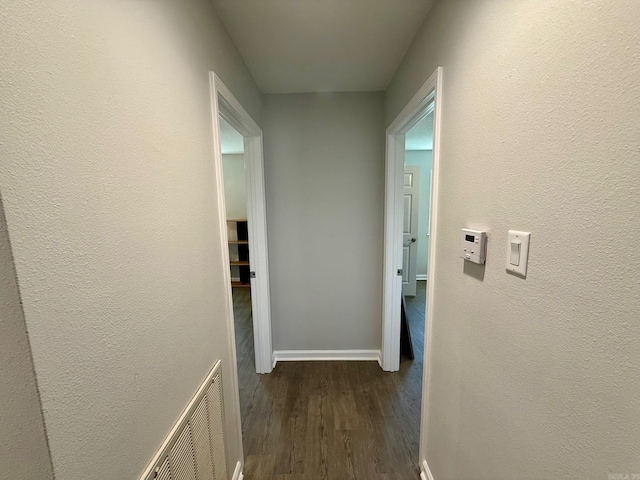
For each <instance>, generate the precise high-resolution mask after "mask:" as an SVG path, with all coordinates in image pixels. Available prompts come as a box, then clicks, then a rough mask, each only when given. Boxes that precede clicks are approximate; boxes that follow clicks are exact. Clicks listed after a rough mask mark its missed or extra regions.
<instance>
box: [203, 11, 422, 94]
mask: <svg viewBox="0 0 640 480" xmlns="http://www.w3.org/2000/svg"><path fill="white" fill-rule="evenodd" d="M213 3H214V4H215V7H216V10H217V11H218V13H219V15H220V17H221V18H222V21H223V22H224V24H225V26H226V27H227V30H228V31H229V33H230V35H231V38H232V39H233V41H234V43H235V44H236V46H237V47H238V50H239V51H240V54H241V55H242V57H243V58H244V60H245V62H246V64H247V67H249V70H250V71H251V74H252V75H253V78H254V79H255V81H256V82H257V84H258V87H259V88H260V90H261V91H262V92H263V93H296V92H345V91H375V90H385V89H386V87H387V85H388V84H389V82H390V80H391V77H392V76H393V74H394V73H395V71H396V69H397V68H398V65H399V64H400V61H401V60H402V58H403V57H404V55H405V53H406V51H407V49H408V48H409V45H410V44H411V41H412V40H413V37H414V35H415V34H416V32H417V30H418V27H419V26H420V25H421V24H422V22H423V20H424V19H425V17H426V15H427V13H428V12H429V9H430V8H431V5H432V3H433V0H213Z"/></svg>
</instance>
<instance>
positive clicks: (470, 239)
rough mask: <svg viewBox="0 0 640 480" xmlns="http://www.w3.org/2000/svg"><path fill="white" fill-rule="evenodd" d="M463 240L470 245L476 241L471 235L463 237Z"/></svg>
mask: <svg viewBox="0 0 640 480" xmlns="http://www.w3.org/2000/svg"><path fill="white" fill-rule="evenodd" d="M464 239H465V240H466V241H467V242H471V243H473V242H475V241H476V237H474V236H473V235H465V236H464Z"/></svg>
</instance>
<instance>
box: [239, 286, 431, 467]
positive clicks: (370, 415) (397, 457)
mask: <svg viewBox="0 0 640 480" xmlns="http://www.w3.org/2000/svg"><path fill="white" fill-rule="evenodd" d="M425 283H426V282H418V295H417V296H416V297H413V298H412V297H407V316H408V319H409V323H410V326H411V335H412V338H413V342H414V350H415V354H416V358H415V360H413V361H411V360H408V359H403V361H402V363H401V367H400V371H399V372H396V373H386V372H383V371H382V370H381V369H380V366H379V365H378V364H377V363H375V362H281V363H279V364H278V365H277V366H276V368H275V369H274V371H273V372H272V373H271V374H269V375H257V374H256V373H255V368H254V350H253V328H252V320H251V296H250V295H251V293H250V290H248V289H234V292H233V300H234V313H235V323H236V345H237V351H238V374H239V383H240V407H241V415H242V435H243V439H244V454H245V467H244V478H245V479H246V480H316V479H318V480H321V479H322V480H346V479H354V480H355V479H357V480H361V479H375V480H408V479H418V478H419V469H418V445H419V435H420V401H421V390H422V357H423V345H424V333H423V332H424V308H425V295H424V291H425Z"/></svg>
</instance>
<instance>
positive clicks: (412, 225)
mask: <svg viewBox="0 0 640 480" xmlns="http://www.w3.org/2000/svg"><path fill="white" fill-rule="evenodd" d="M419 205H420V167H415V166H406V165H405V167H404V222H403V229H402V234H403V235H402V240H403V244H402V293H403V294H404V295H409V296H415V294H416V269H417V264H418V242H417V239H418V207H419Z"/></svg>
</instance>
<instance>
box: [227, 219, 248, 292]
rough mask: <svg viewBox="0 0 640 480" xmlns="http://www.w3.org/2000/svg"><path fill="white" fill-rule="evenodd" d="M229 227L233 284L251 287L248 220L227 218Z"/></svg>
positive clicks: (230, 264) (234, 285) (230, 265)
mask: <svg viewBox="0 0 640 480" xmlns="http://www.w3.org/2000/svg"><path fill="white" fill-rule="evenodd" d="M227 229H228V238H229V268H230V269H231V286H232V287H242V288H251V274H250V270H251V267H250V264H249V231H248V229H247V220H246V219H243V218H230V219H227Z"/></svg>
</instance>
